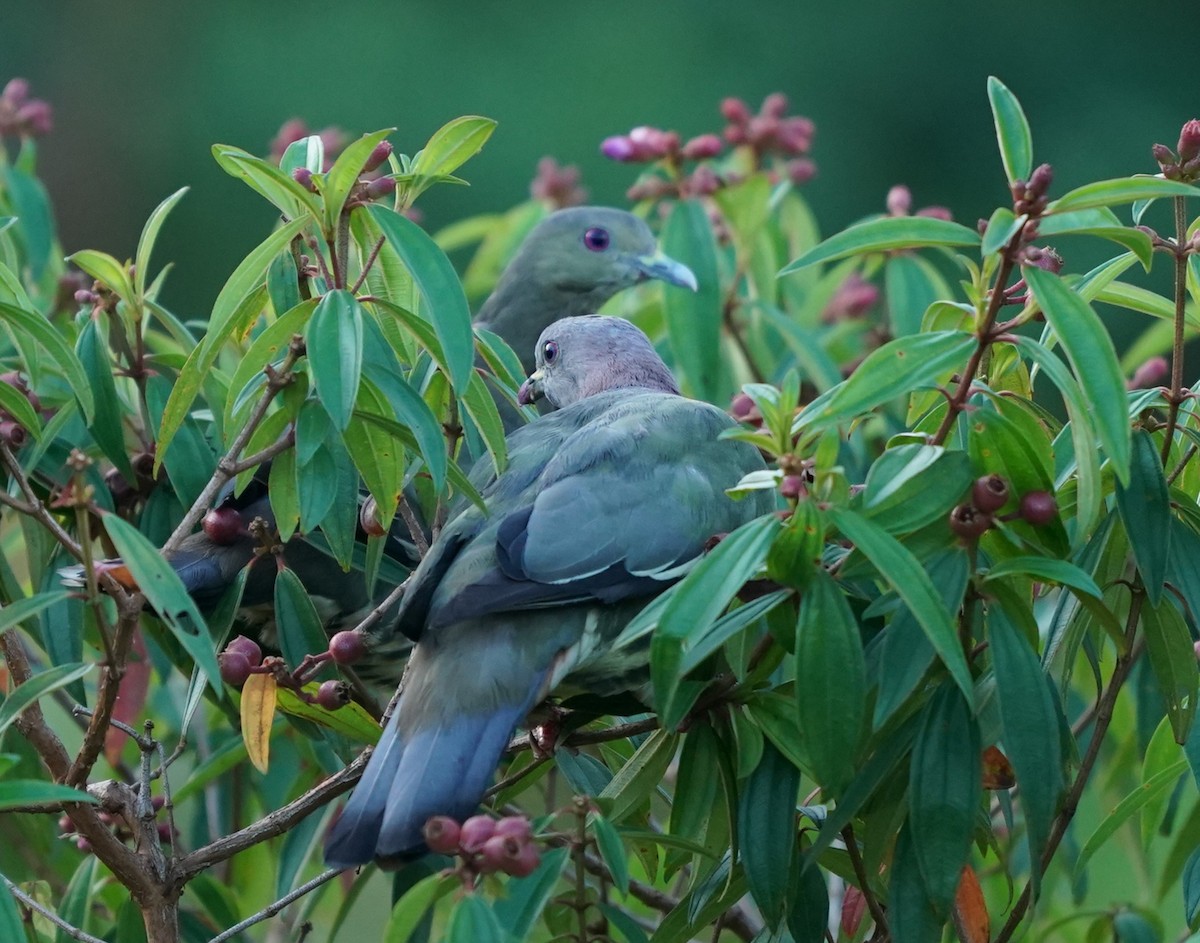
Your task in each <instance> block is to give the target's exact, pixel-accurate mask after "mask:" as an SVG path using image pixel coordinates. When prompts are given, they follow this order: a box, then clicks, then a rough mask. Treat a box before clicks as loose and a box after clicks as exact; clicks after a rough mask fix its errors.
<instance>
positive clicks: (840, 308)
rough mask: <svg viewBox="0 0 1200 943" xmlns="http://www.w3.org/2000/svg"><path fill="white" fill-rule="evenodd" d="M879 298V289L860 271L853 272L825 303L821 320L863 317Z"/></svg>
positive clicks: (830, 321)
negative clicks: (859, 272)
mask: <svg viewBox="0 0 1200 943" xmlns="http://www.w3.org/2000/svg"><path fill="white" fill-rule="evenodd" d="M878 300H879V289H878V288H877V287H876V286H875V285H872V284H871V283H870V282H868V281H867V280H866V279H864V278H863V277H862V276H861V275H859V274H858V272H851V273H850V274H849V275H847V276H846V278H845V280H844V281H843V282H842V283H841V285H839V286H838V288H837V291H835V292H834V293H833V297H832V298H830V299H829V302H828V303H827V304H826V305H825V310H824V311H823V312H822V313H821V320H822V321H824V322H825V323H826V324H836V323H837V322H839V321H850V320H854V319H856V318H861V317H862V316H863V315H864V314H866V313H867V312H868V311H869V310H870V309H871V307H872V306H873V305H874V304H875V302H876V301H878Z"/></svg>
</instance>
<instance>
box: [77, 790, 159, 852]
mask: <svg viewBox="0 0 1200 943" xmlns="http://www.w3.org/2000/svg"><path fill="white" fill-rule="evenodd" d="M164 803H165V800H164V799H163V797H162V796H154V797H153V798H152V799H151V800H150V804H151V805H152V806H153V808H154V811H155V812H158V811H159V810H160V809H162V807H163V805H164ZM98 815H99V818H100V821H101V822H103V823H104V824H105V825H108V826H110V827H111V828H112V830H113V834H114V835H116V836H117V838H119V839H120V840H121V841H124V842H127V841H132V840H133V832H132V831H130V830H129V827H128V826H127V825H126V824H125V820H124V819H123V818H121V817H119V816H114V815H112V814H110V813H108V812H100V813H98ZM157 829H158V840H159V841H160V842H169V841H170V840H171V836H172V834H173V833H172V831H171V826H170V823H168V822H159V823H158V826H157ZM58 830H59V832H61V833H62V834H63V835H75V847H76V848H78V849H79V850H80V851H82V852H84V853H85V854H86V853H87V852H90V851H91V850H92V843H91V842H89V841H88V840H87V839H86V838H84V837H83V836H82V835H76V834H75V825H74V823H73V822H72V821H71V819H70V817H69V816H66V815H64V816H61V817H60V818H59V820H58ZM174 834H178V832H177V831H176V832H175V833H174Z"/></svg>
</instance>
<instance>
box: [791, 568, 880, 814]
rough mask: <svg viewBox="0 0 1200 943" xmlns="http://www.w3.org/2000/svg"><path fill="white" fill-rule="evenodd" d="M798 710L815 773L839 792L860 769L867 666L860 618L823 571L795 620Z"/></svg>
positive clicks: (828, 788)
mask: <svg viewBox="0 0 1200 943" xmlns="http://www.w3.org/2000/svg"><path fill="white" fill-rule="evenodd" d="M795 670H796V708H797V710H798V712H799V722H800V729H801V730H803V731H804V739H805V748H806V749H807V751H808V756H809V762H810V763H811V765H812V774H813V776H814V777H816V779H817V782H818V783H820V785H821V787H822V788H823V789H824V790H825V792H826V793H827V794H831V795H837V794H840V792H841V790H842V787H844V786H845V784H846V783H847V782H849V781H850V779H851V777H852V776H853V775H854V773H855V771H856V769H857V762H856V760H857V757H858V744H859V741H860V739H861V737H862V733H863V727H864V721H865V719H866V704H867V677H866V673H867V669H866V662H865V660H864V658H863V649H862V640H861V638H860V636H859V631H858V622H857V621H856V620H855V618H854V613H853V612H851V611H850V606H849V605H848V604H847V602H846V597H845V595H844V594H843V592H842V589H841V587H839V586H838V584H837V583H835V582H834V581H833V580H832V579H831V578H830V577H829V576H828V575H827V574H826V573H825V572H824V571H823V570H821V571H818V573H817V575H816V576H815V577H814V578H813V580H812V581H811V582H810V583H809V586H808V589H807V591H806V592H805V593H804V597H803V600H802V601H801V603H800V618H799V621H798V622H797V624H796V669H795Z"/></svg>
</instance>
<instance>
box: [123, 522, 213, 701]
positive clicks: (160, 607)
mask: <svg viewBox="0 0 1200 943" xmlns="http://www.w3.org/2000/svg"><path fill="white" fill-rule="evenodd" d="M103 520H104V528H105V530H106V531H107V532H108V536H109V538H110V539H111V540H112V542H113V546H115V547H116V548H117V553H118V554H120V556H121V559H122V561H123V562H124V563H125V566H126V567H128V568H129V572H130V573H132V574H133V578H134V580H136V582H137V586H138V589H139V590H140V591H141V592H142V593H143V595H145V597H146V601H147V602H148V603H150V605H151V607H152V608H153V609H154V611H155V612H157V613H158V615H159V618H161V619H162V620H163V622H164V623H166V626H167V628H169V629H170V630H171V633H172V634H173V635H174V636H175V637H176V638H177V639H178V640H179V643H180V644H181V645H182V646H183V647H184V649H185V650H186V651H187V653H188V654H189V655H191V656H192V659H193V661H195V662H196V665H197V667H198V668H200V670H201V671H203V672H204V674H205V675H206V676H207V677H208V683H209V684H210V685H212V688H213V690H214V691H215V692H216V694H217V697H218V698H222V697H224V694H225V692H224V688H223V686H222V684H221V677H220V671H219V670H218V668H217V653H216V649H215V647H214V645H213V640H212V638H211V637H210V636H209V634H208V628H207V626H206V625H205V622H204V617H203V616H202V615H200V610H199V609H197V608H196V603H195V601H194V600H193V599H192V597H191V596H190V595H188V591H187V590H186V589H184V586H183V583H182V582H181V581H180V579H179V574H177V573H176V572H175V571H174V570H173V569H172V568H171V565H170V564H169V563H168V562H167V561H166V560H165V559H164V558H163V555H162V553H161V552H160V551H159V549H158V548H157V547H156V546H154V544H152V543H150V541H149V540H147V539H146V538H145V537H144V536H142V534H141V533H140V532H139V531H138V529H137V528H136V527H134V526H133V525H132V524H130V523H128V522H127V521H124V520H122V519H121V518H119V517H118V516H117V515H116V514H105V515H104V518H103Z"/></svg>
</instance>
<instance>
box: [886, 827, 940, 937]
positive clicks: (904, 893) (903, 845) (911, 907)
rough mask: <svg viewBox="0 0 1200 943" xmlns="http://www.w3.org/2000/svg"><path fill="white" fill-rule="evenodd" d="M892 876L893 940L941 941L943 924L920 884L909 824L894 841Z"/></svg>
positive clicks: (890, 914) (890, 911) (890, 925)
mask: <svg viewBox="0 0 1200 943" xmlns="http://www.w3.org/2000/svg"><path fill="white" fill-rule="evenodd" d="M891 873H892V880H891V883H890V884H889V886H888V901H887V914H888V928H889V929H890V930H891V933H892V939H894V940H897V941H899V943H937V941H939V940H940V939H941V938H942V920H941V919H940V918H939V917H938V916H937V913H936V911H935V910H934V909H933V904H932V902H931V901H930V900H929V897H928V895H927V894H926V892H925V885H924V883H923V882H922V881H921V868H920V865H919V863H918V859H917V851H916V841H915V839H914V837H913V823H912V822H911V821H909V822H907V823H905V825H904V827H903V828H902V829H901V830H900V836H899V837H898V838H897V839H896V851H895V854H894V855H893V857H892V867H891Z"/></svg>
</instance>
